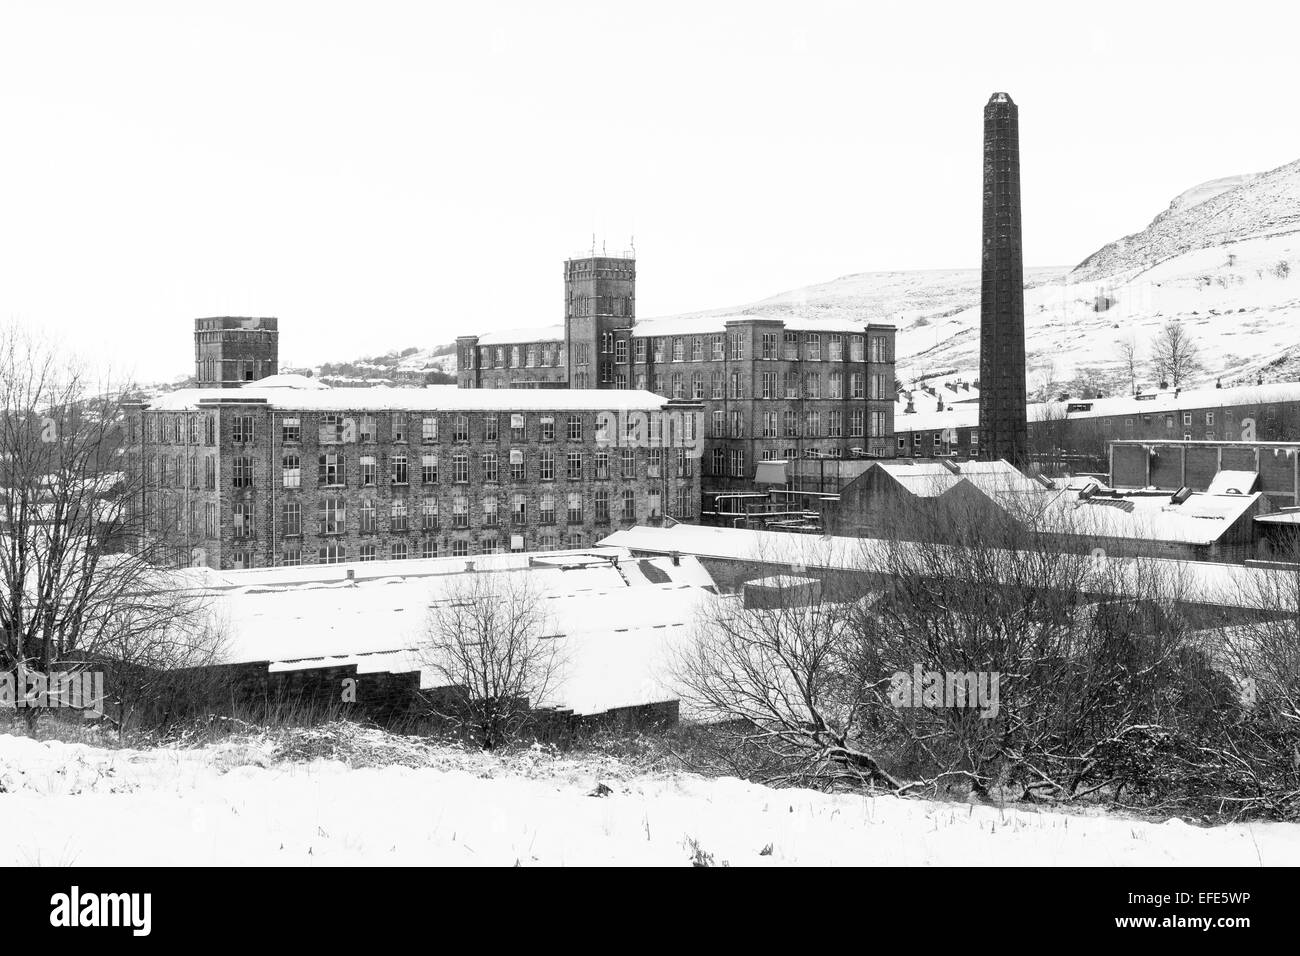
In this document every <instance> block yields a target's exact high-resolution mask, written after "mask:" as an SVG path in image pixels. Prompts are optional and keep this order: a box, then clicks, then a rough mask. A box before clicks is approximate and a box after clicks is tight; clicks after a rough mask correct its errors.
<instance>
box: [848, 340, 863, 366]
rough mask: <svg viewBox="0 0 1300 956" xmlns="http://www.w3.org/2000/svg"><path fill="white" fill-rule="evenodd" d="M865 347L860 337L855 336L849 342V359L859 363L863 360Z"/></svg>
mask: <svg viewBox="0 0 1300 956" xmlns="http://www.w3.org/2000/svg"><path fill="white" fill-rule="evenodd" d="M864 352H865V345H864V343H863V341H862V336H860V335H855V336H853V338H852V340H850V342H849V359H850V360H851V361H854V362H861V361H863V359H864V358H865V354H864Z"/></svg>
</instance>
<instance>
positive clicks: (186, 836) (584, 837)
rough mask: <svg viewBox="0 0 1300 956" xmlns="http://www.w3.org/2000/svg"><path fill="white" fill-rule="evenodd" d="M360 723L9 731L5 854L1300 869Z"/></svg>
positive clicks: (1296, 856)
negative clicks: (107, 732) (307, 727)
mask: <svg viewBox="0 0 1300 956" xmlns="http://www.w3.org/2000/svg"><path fill="white" fill-rule="evenodd" d="M308 733H310V732H308ZM357 733H360V734H364V735H367V736H366V739H362V740H354V741H350V744H351V746H350V748H349V752H348V754H347V756H348V760H347V762H346V763H345V762H341V761H340V760H338V759H315V760H310V761H304V762H293V761H289V760H287V759H285V756H284V754H283V753H279V752H277V748H276V746H275V745H274V744H273V743H272V742H271V741H269V740H267V739H266V738H264V737H263V738H260V739H259V738H257V737H254V738H246V739H235V740H231V741H228V742H226V743H223V744H220V745H217V746H211V747H206V748H202V749H175V748H159V749H153V750H143V751H135V750H111V749H105V748H100V747H94V746H85V745H80V744H63V743H57V742H37V741H33V740H30V739H28V738H25V737H13V736H6V735H0V793H3V794H4V796H3V800H4V807H5V821H6V823H7V824H8V828H9V838H8V839H6V840H5V841H4V846H3V848H0V865H3V866H21V865H28V866H31V865H45V866H51V865H52V866H177V865H183V866H192V865H216V866H222V865H227V866H258V865H315V866H332V865H350V864H367V865H430V864H465V865H476V866H478V865H498V866H511V865H516V864H519V865H524V866H528V865H620V866H623V865H670V866H671V865H677V866H688V865H691V864H697V865H716V866H722V865H728V864H730V865H732V866H783V865H793V864H803V865H819V866H824V865H831V864H858V865H873V864H875V865H947V866H969V865H970V864H971V863H972V862H973V861H977V862H979V863H980V864H981V865H983V866H998V865H1010V864H1025V865H1058V864H1070V865H1099V866H1148V865H1156V866H1160V865H1180V866H1190V865H1199V866H1208V865H1219V866H1260V865H1293V866H1294V865H1296V864H1300V826H1298V825H1296V824H1289V823H1254V824H1237V825H1227V826H1221V827H1215V828H1211V829H1203V828H1200V827H1194V826H1189V825H1188V824H1186V823H1183V822H1182V821H1180V820H1177V819H1171V820H1168V821H1165V822H1156V821H1151V820H1142V819H1133V818H1126V817H1119V816H1107V815H1102V814H1100V813H1093V814H1085V813H1076V814H1065V813H1049V812H1039V811H1037V810H1034V809H1032V808H1026V809H1019V808H1008V809H1002V808H998V807H994V806H987V805H980V806H973V805H966V804H955V803H939V802H929V801H924V800H900V799H897V798H895V797H891V796H861V795H849V794H839V795H830V794H824V793H817V792H814V791H811V790H796V789H788V790H777V789H771V788H768V787H763V786H758V785H755V784H750V783H745V782H742V781H740V780H736V779H734V778H722V779H709V778H705V777H699V776H695V775H692V774H684V773H646V772H640V771H637V770H636V769H634V768H631V767H629V766H627V765H626V764H623V763H621V762H619V761H617V760H614V759H612V758H607V757H601V756H591V755H588V756H579V757H570V756H563V755H556V754H554V753H551V752H548V751H542V750H534V751H532V752H524V753H521V754H515V755H510V756H494V755H490V754H483V753H478V752H472V753H471V752H466V751H463V750H459V749H456V748H451V747H439V746H437V745H430V744H427V743H423V742H420V741H416V740H414V739H412V738H393V737H390V736H387V735H384V734H381V733H380V732H378V731H358V732H357ZM311 744H312V740H311V739H310V738H308V739H307V740H305V741H302V742H301V743H300V746H299V748H298V750H299V752H300V753H301V752H302V751H303V750H304V749H305V750H307V751H308V753H313V752H314V753H318V754H319V755H320V757H321V758H330V757H335V756H337V755H338V754H337V752H336V751H335V748H334V746H333V744H334V741H331V740H329V739H326V738H322V739H321V740H320V742H319V746H318V747H314V748H313V747H312V746H311ZM303 745H305V746H303ZM601 784H603V785H604V786H605V787H607V788H608V790H607V791H599V790H598V786H599V785H601ZM596 794H603V795H596ZM376 808H382V812H376Z"/></svg>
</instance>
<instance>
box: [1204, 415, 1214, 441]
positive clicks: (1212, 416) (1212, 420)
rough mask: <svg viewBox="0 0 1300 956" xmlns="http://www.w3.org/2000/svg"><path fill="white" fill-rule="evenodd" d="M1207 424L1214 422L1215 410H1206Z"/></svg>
mask: <svg viewBox="0 0 1300 956" xmlns="http://www.w3.org/2000/svg"><path fill="white" fill-rule="evenodd" d="M1205 424H1207V425H1213V424H1214V412H1206V413H1205ZM1207 440H1208V441H1212V440H1213V439H1207Z"/></svg>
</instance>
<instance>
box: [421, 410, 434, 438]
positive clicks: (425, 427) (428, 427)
mask: <svg viewBox="0 0 1300 956" xmlns="http://www.w3.org/2000/svg"><path fill="white" fill-rule="evenodd" d="M420 440H421V441H424V442H436V441H437V440H438V419H437V418H435V417H433V416H430V415H426V416H425V417H424V418H422V419H421V420H420Z"/></svg>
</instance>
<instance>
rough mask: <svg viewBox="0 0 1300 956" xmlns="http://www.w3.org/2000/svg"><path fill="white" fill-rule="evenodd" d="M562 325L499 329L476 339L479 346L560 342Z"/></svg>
mask: <svg viewBox="0 0 1300 956" xmlns="http://www.w3.org/2000/svg"><path fill="white" fill-rule="evenodd" d="M562 341H564V325H563V323H561V324H560V325H539V326H534V327H533V328H527V329H501V330H500V331H497V332H484V333H483V334H482V335H480V336H479V337H478V344H479V345H526V344H528V343H529V342H562Z"/></svg>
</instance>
